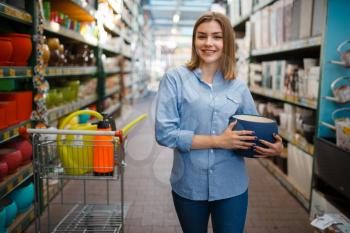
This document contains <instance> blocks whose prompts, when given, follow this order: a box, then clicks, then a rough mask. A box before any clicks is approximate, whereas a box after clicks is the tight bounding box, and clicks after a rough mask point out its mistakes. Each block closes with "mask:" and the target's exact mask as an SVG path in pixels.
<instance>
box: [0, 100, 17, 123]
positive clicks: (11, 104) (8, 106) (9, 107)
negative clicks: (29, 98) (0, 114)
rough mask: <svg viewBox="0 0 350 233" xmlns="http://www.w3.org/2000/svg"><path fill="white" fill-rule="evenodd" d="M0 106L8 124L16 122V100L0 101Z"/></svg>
mask: <svg viewBox="0 0 350 233" xmlns="http://www.w3.org/2000/svg"><path fill="white" fill-rule="evenodd" d="M0 108H1V109H3V111H5V122H6V124H7V125H8V126H10V125H14V124H17V123H18V122H19V121H18V120H17V103H16V101H0Z"/></svg>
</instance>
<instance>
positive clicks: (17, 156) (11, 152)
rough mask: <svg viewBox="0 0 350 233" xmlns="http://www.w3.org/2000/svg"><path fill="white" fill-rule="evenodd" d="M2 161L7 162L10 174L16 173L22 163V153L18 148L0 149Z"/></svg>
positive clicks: (0, 159)
mask: <svg viewBox="0 0 350 233" xmlns="http://www.w3.org/2000/svg"><path fill="white" fill-rule="evenodd" d="M0 161H1V162H6V163H7V166H8V174H12V173H15V172H16V171H17V168H18V167H19V166H21V164H22V153H21V151H19V150H16V149H10V148H3V149H0Z"/></svg>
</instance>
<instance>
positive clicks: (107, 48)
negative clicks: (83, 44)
mask: <svg viewBox="0 0 350 233" xmlns="http://www.w3.org/2000/svg"><path fill="white" fill-rule="evenodd" d="M100 47H101V48H102V49H103V50H104V51H105V52H108V53H110V54H113V55H119V54H120V52H119V51H116V50H115V49H114V48H113V46H110V45H107V44H100Z"/></svg>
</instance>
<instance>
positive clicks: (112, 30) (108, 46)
mask: <svg viewBox="0 0 350 233" xmlns="http://www.w3.org/2000/svg"><path fill="white" fill-rule="evenodd" d="M0 18H1V20H0V28H1V29H0V50H1V54H0V96H1V97H0V98H1V101H0V203H1V205H0V206H2V207H3V208H1V209H0V219H1V220H4V221H0V231H1V232H3V231H4V232H6V230H7V231H8V232H22V231H23V230H24V229H25V228H26V227H27V226H28V225H29V224H30V222H31V221H32V220H33V218H34V208H33V205H32V203H33V201H34V187H33V182H32V180H33V179H32V178H33V168H32V164H31V159H32V156H33V155H32V145H31V143H30V141H29V140H27V139H24V138H22V137H20V136H19V130H20V128H21V127H23V126H25V127H43V126H45V125H46V126H50V127H52V126H53V127H57V125H58V123H59V122H60V121H61V120H62V118H64V117H65V116H66V115H67V114H69V113H71V112H73V111H76V110H79V109H85V108H89V109H93V110H98V111H100V112H102V111H104V112H107V113H109V114H111V115H114V116H117V115H118V114H119V113H120V110H121V107H122V106H123V104H126V103H132V102H133V101H134V100H135V99H136V98H138V97H140V96H142V95H143V94H144V93H145V89H146V87H147V83H148V80H149V78H150V77H149V74H148V73H147V71H148V69H147V66H149V67H150V64H151V62H152V61H151V60H152V56H151V55H150V54H151V53H150V52H149V50H150V48H152V44H151V41H152V32H151V31H150V29H149V27H148V22H147V19H145V18H144V17H143V11H142V8H141V6H140V1H139V0H128V1H125V0H101V1H96V0H45V1H41V0H26V1H13V0H6V1H0ZM144 30H148V31H147V32H145V31H144ZM145 33H147V35H149V36H148V37H149V38H148V39H147V42H144V40H143V39H144V38H145ZM146 53H147V55H149V56H145V55H146ZM32 110H33V111H32ZM86 120H89V119H80V118H79V119H77V121H79V123H83V122H80V121H86ZM49 187H50V190H51V191H50V194H52V196H51V197H41V198H42V199H43V200H47V199H48V198H53V196H54V195H56V193H57V192H58V190H59V188H60V187H59V185H58V184H54V183H53V184H50V186H49ZM24 194H25V195H27V199H26V201H23V195H24ZM44 204H45V203H44ZM5 209H6V211H5Z"/></svg>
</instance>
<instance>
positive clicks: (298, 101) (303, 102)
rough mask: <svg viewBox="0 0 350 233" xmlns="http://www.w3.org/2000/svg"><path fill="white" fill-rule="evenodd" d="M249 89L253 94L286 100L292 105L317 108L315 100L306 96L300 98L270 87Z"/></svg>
mask: <svg viewBox="0 0 350 233" xmlns="http://www.w3.org/2000/svg"><path fill="white" fill-rule="evenodd" d="M250 91H251V92H252V93H253V94H256V95H261V96H264V97H268V98H272V99H275V100H280V101H283V102H287V103H290V104H293V105H297V106H301V107H305V108H309V109H313V110H316V109H317V101H315V100H312V99H308V98H302V97H298V96H291V95H287V94H283V93H281V92H277V91H273V90H271V89H264V88H256V87H254V88H251V89H250Z"/></svg>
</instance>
